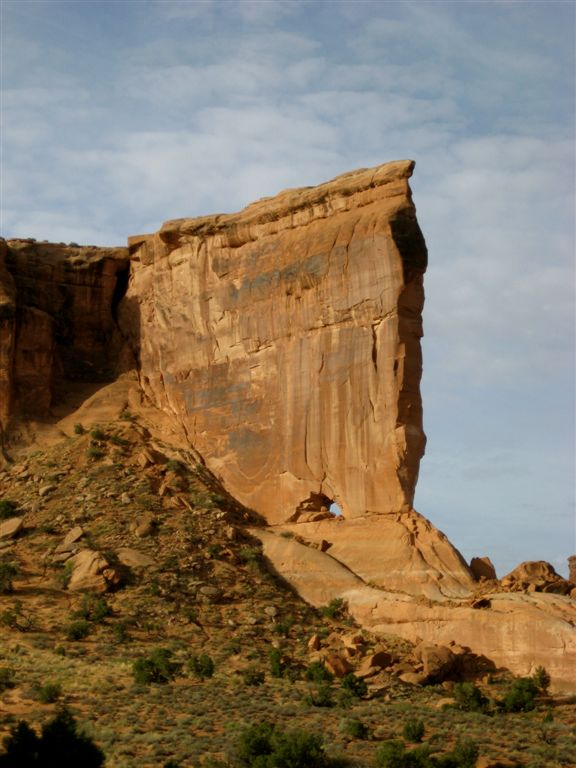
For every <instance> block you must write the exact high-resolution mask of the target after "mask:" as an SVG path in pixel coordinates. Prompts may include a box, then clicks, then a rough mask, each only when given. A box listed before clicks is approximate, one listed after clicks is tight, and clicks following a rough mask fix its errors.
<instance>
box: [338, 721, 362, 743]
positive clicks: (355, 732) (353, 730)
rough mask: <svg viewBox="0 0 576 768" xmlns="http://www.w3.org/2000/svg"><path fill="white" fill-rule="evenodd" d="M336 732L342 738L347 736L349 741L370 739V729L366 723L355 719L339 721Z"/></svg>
mask: <svg viewBox="0 0 576 768" xmlns="http://www.w3.org/2000/svg"><path fill="white" fill-rule="evenodd" d="M338 730H339V731H340V733H341V734H342V735H343V736H348V738H350V739H368V738H369V737H370V729H369V728H368V726H367V725H366V723H363V722H362V721H361V720H358V719H356V718H351V719H350V720H348V719H345V720H341V721H340V725H339V726H338Z"/></svg>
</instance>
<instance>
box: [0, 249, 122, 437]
mask: <svg viewBox="0 0 576 768" xmlns="http://www.w3.org/2000/svg"><path fill="white" fill-rule="evenodd" d="M128 267H129V264H128V252H127V250H126V249H125V248H95V247H90V246H86V247H80V246H66V245H63V244H56V243H38V242H35V241H33V240H10V241H8V242H6V241H3V240H2V241H0V433H1V432H3V431H5V430H6V429H7V426H8V422H9V420H10V418H11V417H12V416H14V415H19V416H24V417H45V416H46V415H47V414H48V412H49V409H50V407H51V405H52V404H53V403H54V401H55V399H56V398H57V397H58V388H59V387H65V386H66V384H67V383H73V382H94V383H97V382H104V381H110V380H111V379H112V378H114V375H115V374H116V372H117V364H118V357H119V354H120V348H121V340H120V338H119V336H118V332H117V326H116V322H115V319H114V305H115V302H116V301H119V299H120V298H121V294H122V293H123V284H124V283H126V282H127V279H128Z"/></svg>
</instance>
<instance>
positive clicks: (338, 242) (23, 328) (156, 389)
mask: <svg viewBox="0 0 576 768" xmlns="http://www.w3.org/2000/svg"><path fill="white" fill-rule="evenodd" d="M412 170H413V163H412V162H410V161H401V162H397V163H389V164H387V165H383V166H379V167H377V168H374V169H370V170H361V171H355V172H353V173H349V174H345V175H344V176H340V177H338V178H336V179H334V180H333V181H331V182H328V183H326V184H322V185H321V186H319V187H315V188H305V189H295V190H288V191H286V192H283V193H281V194H279V195H277V196H276V197H274V198H267V199H263V200H260V201H259V202H256V203H254V204H253V205H250V206H248V207H247V208H246V209H245V210H244V211H241V212H240V213H238V214H232V215H220V216H207V217H203V218H197V219H181V220H177V221H170V222H167V223H166V224H164V226H163V227H162V228H161V229H160V231H159V232H158V233H156V234H154V235H144V236H138V237H133V238H131V239H130V240H129V248H128V249H122V248H116V249H111V248H91V247H86V248H80V247H77V246H61V245H60V246H59V245H53V244H44V243H35V242H32V241H23V240H12V241H9V242H8V243H6V242H4V241H2V240H0V448H1V447H2V444H1V443H2V438H3V435H4V434H5V432H6V430H7V428H8V427H9V425H10V422H11V421H12V422H14V421H15V418H14V417H21V418H22V419H24V420H25V419H26V418H32V419H33V418H36V417H42V416H45V415H46V414H47V412H49V411H50V409H51V408H53V406H54V404H55V403H57V401H58V397H59V393H60V391H61V390H63V389H64V388H65V387H66V386H70V384H71V383H74V382H91V383H95V382H110V381H113V380H114V378H115V376H116V374H117V373H118V372H119V371H121V370H125V369H126V368H128V367H129V365H128V364H129V363H130V364H131V365H133V366H134V367H135V369H136V371H135V372H134V371H132V372H131V373H130V374H128V375H126V376H123V377H121V379H117V380H116V381H115V382H114V383H113V384H109V385H108V386H107V387H102V389H101V390H99V391H98V392H96V393H95V394H93V396H92V397H90V398H88V399H85V400H84V403H83V405H82V407H81V408H80V409H79V410H77V411H76V412H75V414H73V413H67V414H64V418H62V420H61V421H60V422H59V424H60V425H62V424H63V423H64V421H66V419H67V420H68V421H69V422H70V421H72V424H73V423H74V421H73V420H74V418H76V419H78V420H79V421H82V422H83V423H85V420H84V415H85V414H86V415H87V412H88V411H90V412H91V413H94V412H97V413H98V414H109V413H110V412H111V409H112V411H114V413H116V414H117V413H118V412H119V411H118V398H119V397H121V400H122V403H125V402H126V399H127V398H129V399H130V400H131V405H132V406H133V407H134V410H135V412H139V414H140V417H141V418H142V419H148V422H149V427H150V429H151V430H153V431H154V432H155V433H161V434H163V436H165V437H169V438H170V439H169V440H166V442H170V441H171V442H172V443H177V442H180V443H182V444H184V445H185V446H186V447H187V449H188V455H194V456H195V457H196V458H197V459H198V460H199V461H200V460H204V461H205V463H206V464H207V465H208V468H209V469H210V470H212V472H213V473H214V474H215V475H216V476H217V477H218V479H219V480H221V481H222V483H223V485H224V486H225V487H226V489H227V491H228V492H229V493H230V494H231V495H232V496H234V497H236V498H237V499H238V500H239V501H241V502H243V503H244V504H245V505H246V506H248V507H250V508H252V509H253V510H256V511H257V512H258V513H260V515H261V517H262V518H263V519H264V521H265V522H266V523H268V526H267V527H260V528H255V529H253V533H254V534H256V535H257V536H259V537H260V538H261V540H262V542H263V545H264V551H265V555H266V557H267V558H268V559H269V560H270V561H271V563H272V564H273V566H274V567H275V569H276V571H277V572H278V573H279V574H280V575H282V576H283V577H284V578H285V579H286V581H288V582H289V583H290V584H291V585H292V586H293V587H294V588H295V589H296V590H297V591H298V592H299V593H300V595H301V596H302V597H303V598H304V599H305V600H307V601H308V602H310V603H312V604H314V605H317V606H321V605H326V604H327V603H329V602H330V601H331V600H333V599H334V598H343V599H344V600H345V601H346V603H347V605H348V608H349V611H350V613H351V615H352V616H353V617H354V618H355V619H356V620H357V621H358V622H359V623H360V624H362V625H364V626H366V627H369V628H371V629H372V630H373V631H375V632H377V633H383V634H396V635H400V636H402V637H405V638H406V639H409V640H413V641H418V642H420V641H423V642H424V646H425V647H429V646H434V648H437V647H439V646H447V645H448V644H449V643H450V642H451V641H457V642H458V643H459V644H461V645H464V646H466V647H469V648H470V649H471V650H472V651H473V652H474V653H476V654H479V655H485V656H487V657H488V658H490V659H492V660H493V661H494V662H496V663H497V664H501V665H503V666H506V667H508V668H510V669H511V670H512V671H514V672H516V673H519V674H530V673H531V672H532V671H533V670H534V668H535V667H536V666H538V665H542V666H545V667H546V669H547V670H548V671H549V673H550V674H551V676H552V683H553V685H554V686H555V687H557V688H560V687H565V688H568V689H571V690H576V679H575V670H576V635H575V633H574V626H575V625H576V606H575V603H574V600H571V599H570V597H569V596H568V594H567V593H568V592H569V591H570V589H571V587H572V585H571V584H570V583H569V582H566V581H565V580H563V579H561V578H560V577H559V576H558V574H556V573H555V571H554V569H553V568H552V567H551V566H549V565H548V564H547V563H523V564H522V565H521V566H519V568H518V569H515V571H513V572H512V573H511V574H508V576H507V577H505V578H504V579H503V580H502V581H501V582H500V584H498V582H497V581H496V574H495V572H494V569H493V566H492V564H491V562H490V560H489V559H488V558H475V559H474V560H473V562H472V566H473V567H472V570H471V569H470V568H469V567H468V566H467V564H466V563H465V562H464V561H463V559H462V557H461V556H460V554H459V553H458V552H457V550H455V549H454V547H452V545H451V544H450V542H449V541H448V540H447V539H446V537H445V536H443V534H442V533H440V532H439V531H438V530H437V529H436V528H435V527H434V526H433V525H432V524H431V523H430V522H429V521H428V520H426V519H425V518H424V517H422V516H421V515H419V514H418V513H417V512H416V511H415V510H414V509H412V501H413V496H414V489H415V485H416V480H417V477H418V467H419V461H420V458H421V456H422V454H423V452H424V445H425V438H424V434H423V431H422V408H421V401H420V392H419V383H420V375H421V352H420V337H421V335H422V327H421V312H422V305H423V288H422V279H423V273H424V271H425V268H426V258H427V254H426V247H425V244H424V239H423V237H422V234H421V232H420V229H419V227H418V224H417V221H416V216H415V209H414V206H413V204H412V198H411V193H410V188H409V185H408V180H409V178H410V176H411V173H412ZM130 388H131V389H132V391H131V393H129V390H130ZM112 390H114V391H112ZM107 391H108V393H107V394H106V392H107ZM79 414H80V415H82V418H81V419H80V418H78V415H79ZM111 418H112V417H111ZM70 427H71V425H70V424H68V427H67V429H68V432H67V433H68V434H71V428H70ZM64 431H66V430H64ZM0 458H1V455H0ZM159 461H160V457H158V456H154V455H153V454H152V453H147V454H146V455H142V456H141V457H140V466H141V467H142V468H143V469H145V468H146V467H147V466H148V465H149V464H154V463H156V462H159ZM162 461H164V459H162ZM172 479H173V478H172ZM170 483H171V476H170V473H167V474H166V476H165V478H164V481H163V482H162V484H161V485H160V487H159V488H158V489H157V492H158V495H159V496H162V495H166V494H170V492H171V487H172V486H171V484H170ZM44 490H45V494H46V498H50V494H51V493H52V490H53V489H52V490H50V489H49V488H48V487H46V488H45V489H44ZM40 493H42V489H40ZM123 501H124V503H125V509H126V513H127V514H129V512H130V509H131V504H132V496H131V494H126V497H125V499H123ZM332 502H336V503H337V504H338V506H339V507H340V510H341V512H342V516H340V517H335V516H334V515H332V514H331V513H330V511H329V508H330V505H331V503H332ZM154 523H155V521H154V519H153V518H150V519H148V518H138V519H136V520H134V521H133V526H134V530H135V532H136V534H137V535H138V536H141V537H144V536H148V535H150V534H151V533H152V532H153V529H154ZM12 524H13V521H8V522H7V523H6V524H5V525H12ZM9 530H10V532H9V533H8V534H6V533H5V532H4V529H2V531H0V535H2V534H3V532H4V535H6V536H11V535H12V533H13V531H12V529H11V528H10V529H9ZM67 547H68V545H67ZM70 547H71V548H70V549H68V548H66V549H65V551H63V552H61V553H56V554H61V555H62V557H63V558H65V559H70V561H71V562H72V566H73V571H72V579H71V582H70V589H72V590H83V589H98V590H106V589H110V588H113V587H115V586H117V585H118V582H119V579H120V573H119V572H116V571H115V570H114V569H113V568H111V567H110V566H109V564H108V562H107V561H106V560H105V558H104V557H103V556H102V555H101V554H100V553H98V552H95V551H92V550H86V549H83V550H81V551H79V552H77V553H76V554H75V555H74V557H73V558H69V555H70V554H71V553H72V552H73V551H75V550H76V547H73V545H70ZM142 558H143V555H142V553H139V552H137V551H134V550H130V549H123V550H121V551H120V552H119V559H120V560H123V561H124V562H125V563H129V564H130V566H131V567H152V562H153V561H151V560H150V558H148V559H146V557H144V559H142ZM575 562H576V560H575ZM572 565H573V563H571V567H572ZM571 573H572V571H571ZM479 581H481V584H480V585H479V583H478V582H479ZM571 581H574V579H572V578H571ZM476 588H479V594H476V595H474V590H475V589H476ZM214 589H215V588H213V587H211V586H208V585H206V586H202V587H201V588H200V589H199V590H198V596H199V599H202V600H205V601H218V600H219V599H220V598H221V596H222V595H221V592H220V591H219V590H218V589H216V591H215V592H214ZM211 590H212V591H211ZM547 593H548V594H547ZM550 593H552V594H550ZM427 653H428V652H427ZM434 654H436V655H434ZM428 656H429V659H428V661H427V662H426V664H428V667H427V669H428V675H429V676H430V675H432V677H434V673H433V672H432V665H433V663H435V664H436V663H437V664H440V663H441V662H442V663H443V661H445V662H446V663H448V662H451V659H450V656H449V654H445V656H446V658H445V659H444V660H442V659H441V658H436V656H438V651H437V650H433V651H430V653H429V654H428ZM427 658H428V657H427ZM425 666H426V665H425ZM409 674H412V673H409ZM419 678H420V679H421V680H424V679H426V675H425V674H424V673H422V674H421V675H420V676H419ZM413 682H416V681H415V680H413Z"/></svg>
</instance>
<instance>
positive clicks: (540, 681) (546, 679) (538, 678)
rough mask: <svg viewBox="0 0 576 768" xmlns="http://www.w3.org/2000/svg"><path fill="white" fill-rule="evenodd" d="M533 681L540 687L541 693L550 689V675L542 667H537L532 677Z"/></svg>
mask: <svg viewBox="0 0 576 768" xmlns="http://www.w3.org/2000/svg"><path fill="white" fill-rule="evenodd" d="M532 680H534V682H535V684H536V685H537V686H538V690H539V691H543V692H546V691H547V690H548V688H549V687H550V683H551V680H550V675H549V674H548V672H547V671H546V669H545V668H544V667H542V666H539V667H536V669H535V670H534V674H533V675H532Z"/></svg>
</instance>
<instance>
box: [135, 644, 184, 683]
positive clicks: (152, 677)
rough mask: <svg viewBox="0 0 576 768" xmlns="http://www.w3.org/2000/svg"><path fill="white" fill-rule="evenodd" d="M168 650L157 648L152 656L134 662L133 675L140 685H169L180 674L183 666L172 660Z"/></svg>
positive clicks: (170, 652)
mask: <svg viewBox="0 0 576 768" xmlns="http://www.w3.org/2000/svg"><path fill="white" fill-rule="evenodd" d="M172 656H173V654H172V651H171V650H169V649H168V648H155V649H154V650H153V651H152V653H151V654H150V656H148V657H145V658H143V659H138V660H137V661H135V662H134V665H133V667H132V673H133V675H134V682H135V683H137V684H138V685H150V684H151V683H168V682H170V680H173V679H174V678H175V677H177V676H178V675H179V674H180V670H181V668H182V665H181V664H179V663H177V662H175V661H174V660H173V658H172Z"/></svg>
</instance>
